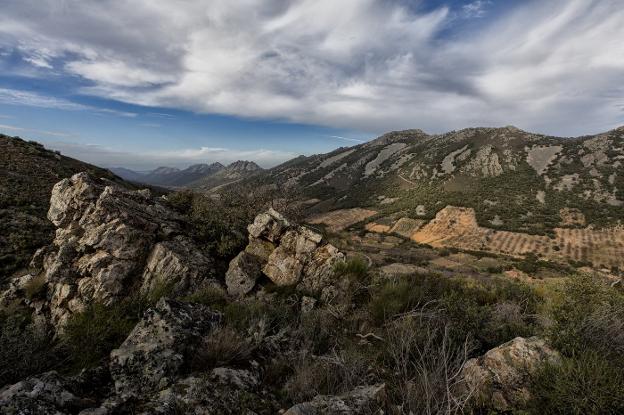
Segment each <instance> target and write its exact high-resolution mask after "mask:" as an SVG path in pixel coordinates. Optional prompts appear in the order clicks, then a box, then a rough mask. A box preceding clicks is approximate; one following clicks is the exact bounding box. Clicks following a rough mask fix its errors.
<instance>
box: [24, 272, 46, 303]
mask: <svg viewBox="0 0 624 415" xmlns="http://www.w3.org/2000/svg"><path fill="white" fill-rule="evenodd" d="M46 290H47V284H46V280H45V274H40V275H38V276H36V277H34V278H32V279H31V280H30V281H28V282H27V283H26V284H25V285H24V295H25V296H26V298H28V299H29V300H33V299H36V298H37V299H40V298H43V297H44V296H45V293H46Z"/></svg>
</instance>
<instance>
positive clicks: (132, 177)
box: [109, 167, 145, 183]
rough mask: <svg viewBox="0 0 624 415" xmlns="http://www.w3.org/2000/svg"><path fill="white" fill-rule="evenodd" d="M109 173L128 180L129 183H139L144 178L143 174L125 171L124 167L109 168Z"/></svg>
mask: <svg viewBox="0 0 624 415" xmlns="http://www.w3.org/2000/svg"><path fill="white" fill-rule="evenodd" d="M109 170H110V171H111V172H113V173H114V174H116V175H117V176H119V177H121V178H122V179H124V180H128V181H130V182H137V183H138V182H141V180H143V178H144V177H145V173H143V172H137V171H134V170H130V169H126V168H124V167H111V168H110V169H109Z"/></svg>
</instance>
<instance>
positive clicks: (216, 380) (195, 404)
mask: <svg viewBox="0 0 624 415" xmlns="http://www.w3.org/2000/svg"><path fill="white" fill-rule="evenodd" d="M272 398H273V397H272V396H271V395H269V394H268V393H267V391H265V390H264V389H263V388H262V386H261V383H260V382H259V381H258V378H257V376H256V375H255V374H253V373H251V372H250V371H248V370H240V369H230V368H216V369H213V370H212V371H211V372H210V373H208V374H206V375H202V376H190V377H187V378H184V379H181V380H179V381H178V382H176V383H175V384H174V385H172V386H171V387H169V388H167V389H165V390H163V391H161V392H160V393H158V394H156V395H154V398H153V399H152V400H151V401H150V402H148V403H147V404H145V405H144V411H143V412H140V413H141V414H144V415H151V414H163V415H164V414H167V415H169V414H177V413H185V414H198V415H199V414H201V415H222V414H258V413H277V410H278V407H277V406H276V405H275V403H274V399H272Z"/></svg>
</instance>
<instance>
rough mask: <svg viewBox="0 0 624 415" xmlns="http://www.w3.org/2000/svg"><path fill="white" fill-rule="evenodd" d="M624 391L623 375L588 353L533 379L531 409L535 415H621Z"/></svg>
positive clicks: (608, 363) (617, 369) (549, 366)
mask: <svg viewBox="0 0 624 415" xmlns="http://www.w3.org/2000/svg"><path fill="white" fill-rule="evenodd" d="M622 390H624V371H622V370H621V368H618V367H616V366H614V365H613V364H612V363H611V362H610V361H608V360H607V359H605V358H604V357H603V356H600V355H599V354H596V353H592V352H585V353H582V354H579V355H577V356H575V357H573V358H564V359H563V362H562V364H561V365H554V364H549V365H546V366H544V367H543V368H541V369H540V370H539V371H538V373H537V374H536V375H535V377H534V379H533V385H532V394H533V396H534V399H533V402H532V404H531V406H532V409H533V412H534V413H536V414H578V415H581V414H583V415H585V414H596V415H598V414H621V413H624V395H622Z"/></svg>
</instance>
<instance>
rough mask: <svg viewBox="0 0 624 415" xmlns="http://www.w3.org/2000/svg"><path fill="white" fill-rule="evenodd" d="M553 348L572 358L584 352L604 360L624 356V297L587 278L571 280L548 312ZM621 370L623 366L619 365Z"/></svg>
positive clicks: (623, 364) (585, 276) (608, 287)
mask: <svg viewBox="0 0 624 415" xmlns="http://www.w3.org/2000/svg"><path fill="white" fill-rule="evenodd" d="M552 317H553V320H554V324H553V326H552V329H551V331H550V332H551V337H552V339H553V344H554V346H555V347H557V348H558V349H560V350H561V351H562V352H563V353H564V354H566V355H568V356H572V355H574V354H576V353H581V352H584V351H586V350H588V349H591V350H595V351H596V352H599V353H602V354H604V355H607V356H614V357H617V356H619V357H620V359H613V360H614V362H621V356H622V353H624V294H622V293H621V292H619V291H618V290H615V289H613V288H611V287H610V286H608V285H606V284H601V283H599V282H596V281H595V280H594V278H593V277H592V276H591V275H587V274H581V275H577V276H573V277H571V278H570V279H569V280H568V282H567V284H566V285H565V286H564V288H563V290H562V292H561V295H560V296H559V298H558V300H556V301H555V304H554V306H553V310H552ZM620 365H621V366H622V367H624V363H620Z"/></svg>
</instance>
